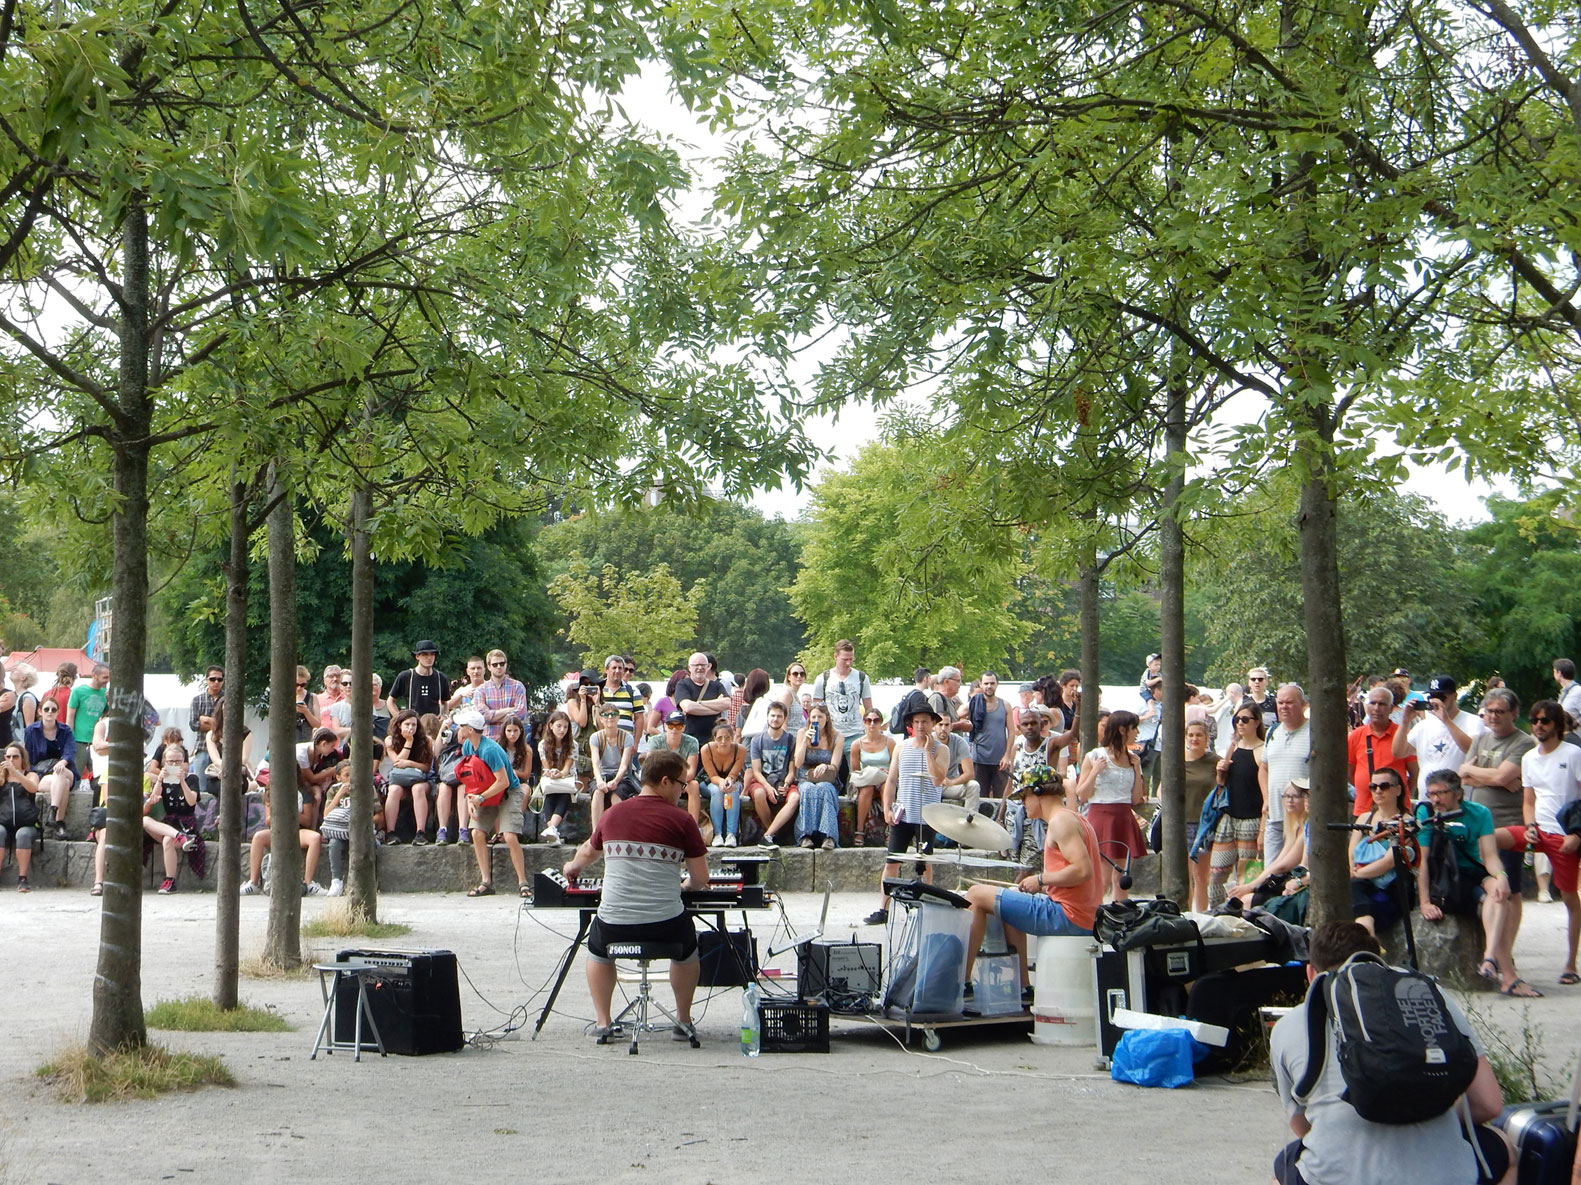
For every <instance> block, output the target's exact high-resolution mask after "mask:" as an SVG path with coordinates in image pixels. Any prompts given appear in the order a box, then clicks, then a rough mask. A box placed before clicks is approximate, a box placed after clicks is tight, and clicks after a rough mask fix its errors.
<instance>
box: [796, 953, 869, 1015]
mask: <svg viewBox="0 0 1581 1185" xmlns="http://www.w3.org/2000/svg"><path fill="white" fill-rule="evenodd" d="M881 955H882V948H881V947H880V946H879V945H878V943H876V942H822V941H815V942H809V943H808V944H807V945H806V946H803V947H801V948H800V951H799V952H798V957H797V960H796V964H797V965H796V980H797V992H798V994H799V995H801V996H802V997H803V998H804V999H808V1000H810V999H812V998H814V997H815V996H821V995H823V994H824V993H825V992H828V993H830V995H831V996H845V997H851V998H855V997H861V998H865V999H872V998H873V997H876V996H877V995H878V994H879V991H880V988H881V984H882V982H883V978H882V976H881V975H880V971H881V970H882V962H883V960H882V958H881Z"/></svg>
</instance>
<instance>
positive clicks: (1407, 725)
mask: <svg viewBox="0 0 1581 1185" xmlns="http://www.w3.org/2000/svg"><path fill="white" fill-rule="evenodd" d="M1458 691H1459V689H1458V688H1457V687H1456V686H1455V681H1454V680H1453V679H1451V678H1450V677H1449V676H1448V675H1434V676H1433V677H1432V678H1431V679H1429V680H1428V681H1427V702H1426V703H1423V702H1422V701H1421V700H1419V699H1416V698H1415V697H1414V696H1413V697H1412V698H1410V699H1407V700H1406V701H1405V704H1404V707H1403V709H1402V714H1401V717H1400V727H1399V728H1397V729H1395V730H1394V742H1393V746H1392V747H1393V751H1394V756H1395V757H1396V758H1400V757H1412V756H1414V757H1415V758H1416V762H1417V766H1416V784H1417V787H1418V788H1419V791H1420V796H1421V800H1423V801H1425V795H1426V791H1427V779H1428V775H1430V774H1433V773H1436V772H1437V771H1438V770H1441V769H1447V770H1449V771H1451V772H1452V773H1454V774H1455V776H1456V777H1459V776H1460V766H1461V764H1462V763H1463V762H1464V761H1465V760H1466V754H1467V753H1469V752H1470V751H1471V746H1472V744H1473V743H1475V741H1476V739H1477V738H1478V737H1479V736H1481V735H1482V721H1481V720H1480V719H1478V718H1477V717H1476V716H1473V715H1472V714H1471V713H1470V712H1462V711H1461V710H1460V696H1459V694H1458Z"/></svg>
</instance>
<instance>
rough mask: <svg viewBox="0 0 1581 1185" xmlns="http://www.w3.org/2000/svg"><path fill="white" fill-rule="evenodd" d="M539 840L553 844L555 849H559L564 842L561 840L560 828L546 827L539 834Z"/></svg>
mask: <svg viewBox="0 0 1581 1185" xmlns="http://www.w3.org/2000/svg"><path fill="white" fill-rule="evenodd" d="M538 838H539V839H540V840H542V841H543V842H544V843H546V844H553V845H554V846H555V847H559V846H560V844H561V843H563V842H564V841H563V840H562V839H561V838H560V829H559V828H558V827H545V828H544V829H543V830H542V831H541V832H539V833H538Z"/></svg>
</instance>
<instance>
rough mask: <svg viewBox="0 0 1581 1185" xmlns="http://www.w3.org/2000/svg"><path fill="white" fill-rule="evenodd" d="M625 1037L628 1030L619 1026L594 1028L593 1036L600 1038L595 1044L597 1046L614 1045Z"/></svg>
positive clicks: (597, 1026) (595, 1026)
mask: <svg viewBox="0 0 1581 1185" xmlns="http://www.w3.org/2000/svg"><path fill="white" fill-rule="evenodd" d="M625 1035H626V1030H625V1029H623V1028H621V1027H620V1026H619V1025H618V1024H612V1025H594V1026H593V1036H595V1037H597V1038H598V1040H597V1041H596V1042H594V1044H597V1045H613V1044H614V1043H615V1042H616V1041H618V1040H619V1039H620V1038H622V1037H624V1036H625Z"/></svg>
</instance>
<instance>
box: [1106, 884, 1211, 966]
mask: <svg viewBox="0 0 1581 1185" xmlns="http://www.w3.org/2000/svg"><path fill="white" fill-rule="evenodd" d="M1092 933H1093V937H1095V938H1096V939H1097V940H1098V941H1099V942H1102V943H1105V944H1107V945H1108V946H1112V947H1113V948H1114V949H1115V950H1116V951H1119V952H1122V953H1123V952H1125V951H1128V950H1137V949H1139V948H1141V947H1146V946H1178V945H1179V944H1181V943H1183V942H1201V941H1202V935H1201V933H1200V932H1199V931H1198V930H1197V923H1196V922H1194V921H1192V920H1191V919H1190V918H1186V917H1181V915H1180V906H1178V905H1176V904H1175V903H1174V902H1173V901H1171V900H1169V899H1168V898H1167V897H1158V898H1154V899H1151V900H1144V901H1130V900H1126V901H1113V902H1110V903H1109V904H1108V905H1102V906H1099V907H1098V916H1097V917H1096V918H1094V919H1093V926H1092Z"/></svg>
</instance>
